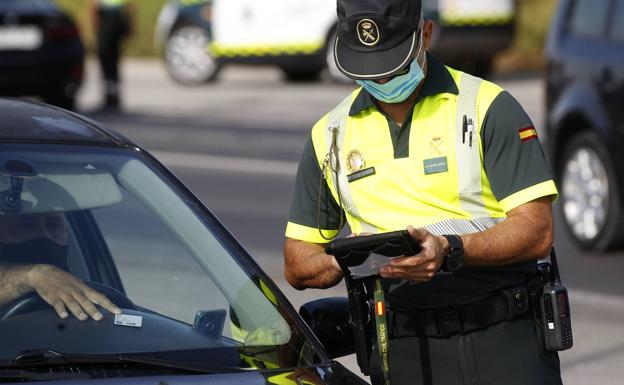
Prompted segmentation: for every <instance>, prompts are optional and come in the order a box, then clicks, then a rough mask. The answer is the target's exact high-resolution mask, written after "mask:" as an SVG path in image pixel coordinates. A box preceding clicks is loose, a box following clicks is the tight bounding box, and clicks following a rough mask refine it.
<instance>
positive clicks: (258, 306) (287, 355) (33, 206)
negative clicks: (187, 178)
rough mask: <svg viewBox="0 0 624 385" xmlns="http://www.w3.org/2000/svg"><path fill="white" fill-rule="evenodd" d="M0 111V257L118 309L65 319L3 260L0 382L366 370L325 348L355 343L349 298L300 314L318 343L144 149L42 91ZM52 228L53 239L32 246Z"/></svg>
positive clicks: (244, 377) (281, 380) (281, 378)
mask: <svg viewBox="0 0 624 385" xmlns="http://www.w3.org/2000/svg"><path fill="white" fill-rule="evenodd" d="M0 115H1V116H2V117H3V118H2V120H1V121H0V227H1V228H2V230H3V231H2V233H0V241H1V242H2V250H0V271H2V270H1V269H7V268H20V266H21V268H23V269H26V268H32V267H33V266H35V267H37V266H41V265H45V267H46V268H47V269H48V270H46V271H50V272H51V271H55V272H57V273H58V272H59V271H61V270H62V271H63V273H62V274H65V275H64V276H69V275H71V277H74V279H76V280H77V282H78V280H79V282H81V284H80V285H82V284H84V285H87V286H88V287H90V288H91V289H93V290H95V291H96V292H99V293H101V294H104V295H106V297H108V299H109V300H110V301H112V302H113V303H115V304H116V305H117V306H118V307H119V308H121V310H122V314H121V315H113V314H111V313H108V312H106V311H104V310H102V309H100V310H101V312H102V314H103V317H104V318H103V319H102V320H100V321H95V320H93V319H89V320H83V321H81V320H79V319H78V318H76V317H73V316H71V315H70V316H69V317H67V318H64V319H63V318H61V317H59V316H58V315H57V312H56V311H55V309H53V308H52V307H51V306H50V305H49V304H48V303H46V301H44V300H43V299H42V297H41V296H40V294H39V293H38V292H34V291H30V292H26V293H23V292H22V293H21V295H19V294H18V295H17V296H16V298H13V299H12V301H7V300H6V299H7V298H6V295H7V294H6V293H7V292H9V293H10V292H11V291H10V286H8V285H9V283H7V280H6V277H4V278H3V276H2V275H1V274H0V341H1V343H0V382H2V383H8V382H20V383H21V382H29V381H33V382H34V381H37V382H40V381H69V380H75V381H72V383H75V384H95V383H107V384H110V383H119V384H120V383H123V384H130V383H132V384H138V383H149V384H156V383H160V384H164V383H167V384H191V383H193V384H211V383H219V384H265V383H272V384H312V385H322V384H365V382H363V380H362V379H361V378H360V377H358V376H356V375H355V374H353V373H351V372H349V371H347V370H346V369H345V368H344V367H343V366H342V365H340V364H339V363H337V362H335V361H332V359H331V357H336V356H339V355H342V354H349V353H350V352H352V351H353V338H352V334H351V330H350V327H349V325H348V323H347V316H346V314H347V313H346V302H345V300H344V299H332V300H325V301H324V300H320V301H315V302H314V303H311V304H309V305H306V307H305V309H306V310H305V311H304V313H302V314H305V315H306V316H307V321H308V322H310V323H311V324H313V325H316V329H317V330H318V331H319V334H318V336H319V337H320V338H321V339H322V340H323V341H322V342H323V344H324V346H325V348H324V347H323V345H321V343H319V341H318V340H317V337H316V336H315V334H313V332H312V331H311V330H310V329H309V328H308V326H307V325H306V324H305V323H304V321H303V320H302V318H300V316H299V315H298V314H297V313H296V312H295V311H294V309H293V308H292V306H291V305H290V303H289V302H288V301H287V299H286V298H284V296H283V294H282V293H280V291H279V290H278V288H277V287H276V285H275V284H274V283H273V282H272V281H271V279H270V278H269V277H268V276H267V275H266V274H265V273H264V272H263V271H262V270H261V269H260V268H259V267H258V265H257V264H256V263H255V262H254V261H253V259H252V258H251V257H250V256H249V254H247V252H246V251H245V250H244V249H243V248H242V246H241V245H240V244H239V243H238V242H237V241H236V240H235V239H234V237H233V236H232V234H230V233H229V232H228V231H227V230H226V229H225V227H224V226H223V225H222V224H221V223H220V222H219V221H218V220H217V219H216V218H215V217H214V216H213V215H212V214H211V212H210V211H209V210H208V209H207V208H206V207H205V206H204V205H203V204H202V203H201V202H200V201H199V200H198V199H197V198H196V197H195V196H193V194H192V193H191V192H190V191H189V190H188V189H187V188H185V187H184V185H182V183H181V182H180V181H179V180H178V179H176V178H175V177H174V176H173V175H172V174H171V173H170V172H169V171H167V169H165V168H164V167H163V166H162V165H161V164H160V163H158V161H156V160H155V159H154V158H153V157H151V156H150V155H149V154H148V153H147V152H145V151H144V150H143V149H141V148H140V147H138V146H137V145H135V144H134V143H132V142H131V141H129V140H127V139H125V138H124V137H122V136H120V135H118V134H117V133H115V132H113V131H111V130H109V129H106V128H104V127H102V126H101V125H99V124H97V123H95V122H93V121H91V120H88V119H86V118H84V117H81V116H79V115H77V114H73V113H70V112H67V111H65V110H61V109H57V108H52V107H49V106H45V105H42V104H35V103H32V102H24V101H16V100H7V99H0ZM40 219H43V220H40ZM48 219H50V220H49V221H48ZM44 236H45V237H47V238H48V240H51V241H52V242H53V243H54V244H55V246H54V245H51V244H50V242H49V241H48V242H46V243H45V244H46V245H47V246H45V247H43V246H41V247H39V246H38V245H41V244H42V243H41V242H40V238H42V237H44ZM7 238H13V239H11V240H10V241H9V240H7ZM34 238H37V241H36V242H35V240H34ZM16 239H19V240H20V241H19V242H18V241H16ZM24 243H27V244H28V245H29V246H28V247H27V248H24V247H22V246H24ZM52 246H54V247H52ZM19 247H22V248H21V249H20V250H21V251H20V252H18V251H17V249H18V248H19ZM59 249H60V250H61V251H62V252H59ZM67 273H69V274H67ZM52 277H53V275H52V274H49V275H46V276H45V278H44V279H45V280H52V279H53V278H52ZM11 279H13V280H15V279H17V278H16V276H15V275H12V276H11ZM9 282H12V281H9ZM98 303H102V301H100V302H98ZM319 322H320V323H319ZM349 336H351V337H349Z"/></svg>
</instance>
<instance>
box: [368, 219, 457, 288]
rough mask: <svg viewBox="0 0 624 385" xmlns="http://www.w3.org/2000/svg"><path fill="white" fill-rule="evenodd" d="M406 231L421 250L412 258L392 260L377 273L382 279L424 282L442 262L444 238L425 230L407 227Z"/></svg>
mask: <svg viewBox="0 0 624 385" xmlns="http://www.w3.org/2000/svg"><path fill="white" fill-rule="evenodd" d="M407 231H408V232H409V233H410V235H411V236H412V238H414V240H416V242H418V243H420V246H421V248H422V250H421V251H420V253H418V254H416V255H413V256H405V257H398V258H394V259H393V260H392V261H391V262H390V264H389V265H386V266H384V267H382V268H381V269H380V270H379V273H380V274H381V276H382V277H383V278H399V279H406V280H409V281H414V282H426V281H430V280H431V278H433V275H434V274H435V273H436V272H437V271H438V270H439V269H440V266H442V263H443V262H444V254H445V251H444V250H445V248H446V246H445V241H446V238H444V237H437V236H435V235H433V234H431V233H430V232H428V231H427V230H425V229H415V228H414V227H412V226H408V228H407Z"/></svg>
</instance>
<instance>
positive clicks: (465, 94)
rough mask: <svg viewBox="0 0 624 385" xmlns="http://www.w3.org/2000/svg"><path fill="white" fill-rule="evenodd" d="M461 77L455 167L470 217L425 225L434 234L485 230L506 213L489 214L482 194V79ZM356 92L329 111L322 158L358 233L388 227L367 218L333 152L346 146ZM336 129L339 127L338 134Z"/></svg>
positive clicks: (330, 182) (461, 202)
mask: <svg viewBox="0 0 624 385" xmlns="http://www.w3.org/2000/svg"><path fill="white" fill-rule="evenodd" d="M460 79H461V80H460V81H459V82H458V83H459V84H458V88H459V94H458V95H457V98H456V111H455V114H456V119H455V122H456V123H455V125H456V135H455V144H454V148H453V150H454V151H455V167H456V169H457V170H458V172H457V178H458V181H457V183H458V185H457V188H458V194H459V205H460V208H461V210H463V211H465V212H466V213H468V214H469V215H470V217H471V218H470V219H467V218H466V219H459V218H450V219H443V220H441V221H438V222H435V223H429V224H426V225H424V226H422V227H424V228H426V229H427V230H428V231H430V232H431V233H433V234H435V235H442V234H467V233H473V232H477V231H484V230H486V229H488V228H490V227H492V226H494V225H495V224H497V223H500V222H502V221H503V220H505V218H504V217H492V216H491V215H490V213H489V212H488V210H487V208H486V204H485V203H484V199H483V195H482V194H483V186H482V171H483V167H482V161H481V152H480V148H479V143H480V138H479V130H478V129H477V128H478V127H480V124H481V119H479V116H478V113H477V105H478V103H479V100H478V95H479V90H480V87H481V84H482V82H483V81H482V80H481V79H479V78H476V77H474V76H471V75H469V74H466V73H461V76H460ZM456 80H459V79H456ZM356 94H357V92H355V93H354V94H352V95H350V96H349V97H347V98H346V99H344V100H343V101H342V102H341V103H340V104H339V105H338V107H336V108H335V109H334V110H333V111H332V112H330V113H329V114H328V117H327V124H326V126H325V127H326V129H325V132H324V145H325V148H324V150H325V154H327V155H326V157H325V159H324V162H323V165H324V166H325V167H323V172H324V176H325V179H326V181H327V183H328V186H329V187H330V190H332V192H333V193H334V197H338V191H340V197H339V198H338V199H337V200H340V205H341V207H342V208H343V209H344V210H345V212H346V213H347V219H348V221H349V225H350V227H351V230H352V231H353V232H356V233H359V232H367V233H378V232H382V231H388V230H387V229H382V228H379V227H377V226H376V225H375V224H373V223H370V220H369V221H367V220H366V218H367V216H366V213H362V212H361V210H360V209H358V207H357V206H356V205H355V203H354V199H353V196H352V193H351V187H350V183H349V180H348V170H347V169H346V167H343V165H341V164H340V162H339V161H338V160H339V159H343V157H338V159H336V157H335V156H330V154H332V151H331V149H332V145H335V146H337V148H338V152H340V151H342V150H343V144H344V140H345V135H346V131H347V129H348V127H347V126H348V124H349V120H350V117H349V110H350V107H351V104H352V101H353V99H354V96H355V95H356ZM464 116H465V117H466V120H467V121H469V122H470V121H472V125H471V126H470V125H468V127H466V131H465V125H464ZM414 129H415V127H412V130H414ZM334 131H336V132H335V134H334ZM471 136H472V138H471ZM334 141H335V143H334ZM345 150H346V149H345ZM319 155H320V152H318V151H317V156H318V157H319V159H320V158H321V156H319ZM330 166H331V167H330ZM449 166H450V165H449ZM459 170H461V171H459ZM336 171H337V172H336ZM336 174H337V175H336ZM488 188H489V186H488Z"/></svg>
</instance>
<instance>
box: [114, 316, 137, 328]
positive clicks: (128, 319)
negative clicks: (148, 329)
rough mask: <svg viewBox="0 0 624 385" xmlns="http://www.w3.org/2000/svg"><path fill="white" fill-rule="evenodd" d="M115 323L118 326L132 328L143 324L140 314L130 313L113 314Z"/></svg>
mask: <svg viewBox="0 0 624 385" xmlns="http://www.w3.org/2000/svg"><path fill="white" fill-rule="evenodd" d="M114 324H115V325H120V326H131V327H134V328H140V327H141V325H142V324H143V317H141V316H140V315H130V314H115V321H114Z"/></svg>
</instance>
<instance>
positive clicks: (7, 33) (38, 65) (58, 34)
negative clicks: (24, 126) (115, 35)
mask: <svg viewBox="0 0 624 385" xmlns="http://www.w3.org/2000/svg"><path fill="white" fill-rule="evenodd" d="M83 61H84V48H83V44H82V41H81V39H80V35H79V32H78V29H77V28H76V25H75V24H74V22H73V21H72V20H71V19H70V18H69V17H68V16H67V14H66V13H64V12H63V11H61V10H60V9H59V8H58V7H57V6H56V5H55V3H54V2H53V1H51V0H0V95H10V96H22V95H27V96H39V97H42V98H43V99H44V100H45V101H46V102H48V103H51V104H55V105H58V106H61V107H65V108H70V109H71V108H73V106H74V100H75V97H76V92H77V91H78V88H79V87H80V84H81V82H82V77H83Z"/></svg>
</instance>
